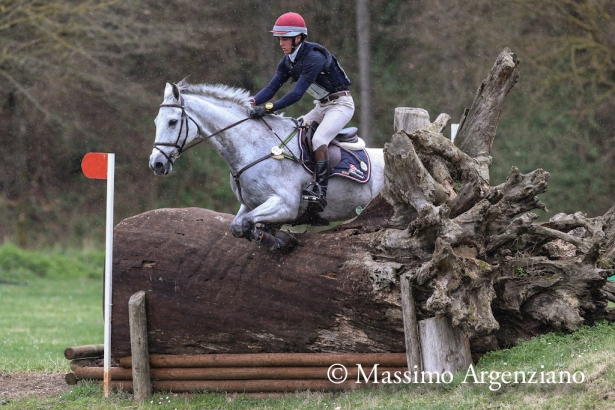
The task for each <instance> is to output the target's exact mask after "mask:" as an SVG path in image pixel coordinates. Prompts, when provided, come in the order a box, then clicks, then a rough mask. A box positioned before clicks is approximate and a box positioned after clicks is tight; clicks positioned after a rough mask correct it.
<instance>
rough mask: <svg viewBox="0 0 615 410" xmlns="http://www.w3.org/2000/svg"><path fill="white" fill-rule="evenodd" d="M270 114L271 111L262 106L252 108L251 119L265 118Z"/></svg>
mask: <svg viewBox="0 0 615 410" xmlns="http://www.w3.org/2000/svg"><path fill="white" fill-rule="evenodd" d="M269 114H271V111H269V110H268V109H267V108H265V107H263V106H262V105H259V106H257V107H252V108H250V118H263V117H264V116H265V115H269Z"/></svg>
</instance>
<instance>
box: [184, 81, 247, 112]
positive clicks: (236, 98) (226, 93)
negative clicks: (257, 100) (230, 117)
mask: <svg viewBox="0 0 615 410" xmlns="http://www.w3.org/2000/svg"><path fill="white" fill-rule="evenodd" d="M177 87H178V88H179V90H180V91H181V92H182V93H185V94H192V95H200V96H203V97H211V98H214V99H216V100H223V101H228V102H231V103H235V104H238V105H240V106H242V107H245V108H249V107H250V103H251V102H252V99H251V97H250V92H249V91H248V90H245V89H243V88H235V87H230V86H228V85H224V84H215V85H212V84H188V83H186V82H185V81H183V80H182V81H180V82H179V83H178V84H177Z"/></svg>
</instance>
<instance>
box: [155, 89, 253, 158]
mask: <svg viewBox="0 0 615 410" xmlns="http://www.w3.org/2000/svg"><path fill="white" fill-rule="evenodd" d="M178 94H179V99H178V100H179V104H160V106H161V107H172V108H181V110H182V116H181V124H180V126H179V132H178V133H177V138H176V139H175V142H154V148H156V149H157V150H158V151H160V153H161V154H162V155H164V157H165V158H166V159H167V160H168V161H169V162H170V163H171V164H173V160H172V159H171V157H169V156H168V155H167V154H166V153H165V152H164V151H163V150H161V149H160V148H158V147H173V148H176V149H177V151H178V154H177V158H179V156H180V155H181V154H182V153H184V152H186V151H188V150H189V149H190V148H192V147H194V146H195V145H198V144H200V143H201V142H203V141H207V140H208V139H209V138H211V137H214V136H216V135H218V134H220V133H221V132H224V131H226V130H228V129H229V128H233V127H234V126H236V125H239V124H241V123H242V122H244V121H247V120H249V119H250V117H247V118H244V119H242V120H239V121H237V122H235V123H233V124H231V125H229V126H228V127H225V128H222V129H221V130H218V131H216V132H214V133H213V134H211V135H208V136H207V137H201V127H199V124H197V122H196V121H194V119H193V118H192V117H191V116H190V115H188V113H187V112H186V104H185V103H184V97H183V96H182V95H181V93H180V92H179V88H178ZM188 120H190V121H192V122H193V123H194V125H196V129H197V132H198V135H197V137H196V139H199V141H196V142H195V143H194V144H192V145H189V146H187V147H186V141H188V132H189V130H190V127H189V124H190V123H189V122H188ZM184 123H185V124H186V133H185V137H184V141H183V142H182V144H181V145H179V140H180V139H181V136H182V130H183V129H184ZM184 147H185V148H184Z"/></svg>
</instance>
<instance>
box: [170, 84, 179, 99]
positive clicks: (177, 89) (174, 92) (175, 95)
mask: <svg viewBox="0 0 615 410" xmlns="http://www.w3.org/2000/svg"><path fill="white" fill-rule="evenodd" d="M172 86H173V97H175V100H179V88H177V85H175V84H172Z"/></svg>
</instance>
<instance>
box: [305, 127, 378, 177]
mask: <svg viewBox="0 0 615 410" xmlns="http://www.w3.org/2000/svg"><path fill="white" fill-rule="evenodd" d="M318 125H319V124H318V123H317V122H315V121H313V122H312V123H311V124H309V125H302V126H300V128H299V129H300V132H301V134H300V137H299V151H300V153H301V162H302V163H303V166H304V168H305V169H306V170H307V171H308V172H310V173H312V174H313V173H314V158H312V152H313V151H314V150H313V147H312V137H313V136H314V132H315V131H316V129H317V128H318ZM328 151H329V176H330V177H334V176H340V177H344V178H348V179H350V180H352V181H355V182H358V183H360V184H365V183H367V182H368V181H369V179H370V175H371V161H370V159H369V155H368V154H367V151H365V141H363V140H362V139H361V138H359V136H358V135H357V128H356V127H349V128H344V129H343V130H342V131H341V132H340V133H339V134H338V135H337V136H336V137H335V138H334V139H333V141H331V143H330V144H329V147H328Z"/></svg>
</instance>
